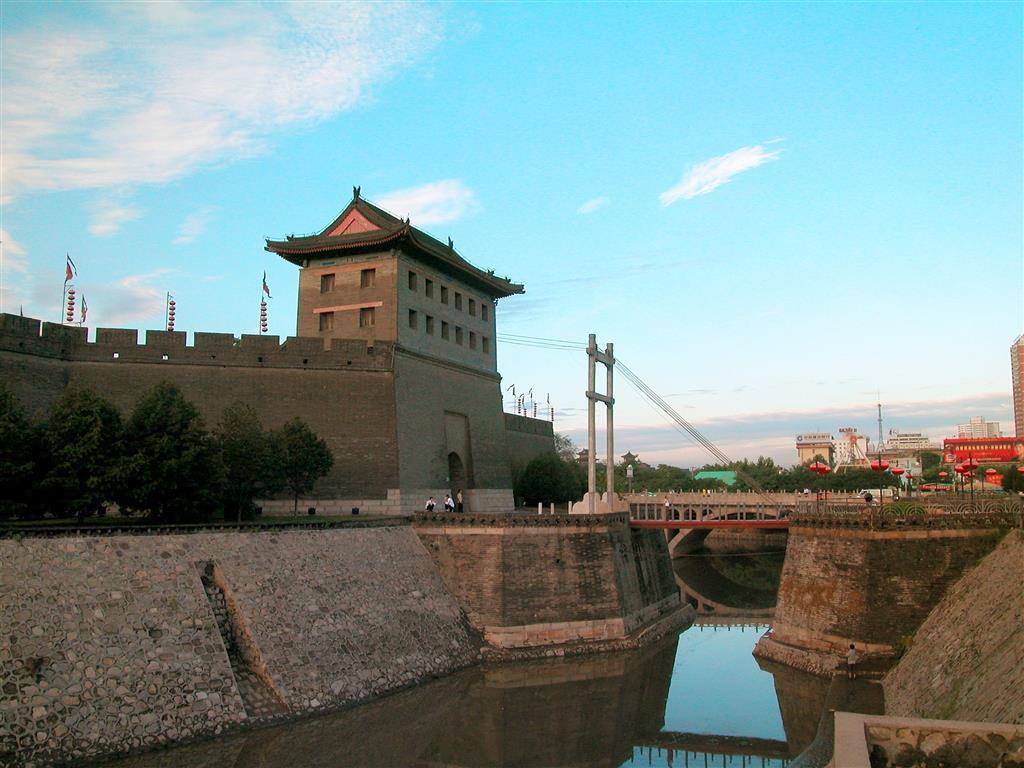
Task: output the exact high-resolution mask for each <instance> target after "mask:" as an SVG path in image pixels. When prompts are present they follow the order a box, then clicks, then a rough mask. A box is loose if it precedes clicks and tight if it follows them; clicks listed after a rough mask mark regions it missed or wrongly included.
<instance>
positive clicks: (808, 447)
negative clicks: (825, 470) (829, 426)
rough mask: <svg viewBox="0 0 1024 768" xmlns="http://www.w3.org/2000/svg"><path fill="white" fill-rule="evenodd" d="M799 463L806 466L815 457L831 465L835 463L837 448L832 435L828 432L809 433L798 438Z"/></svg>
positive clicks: (797, 452)
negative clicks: (819, 457)
mask: <svg viewBox="0 0 1024 768" xmlns="http://www.w3.org/2000/svg"><path fill="white" fill-rule="evenodd" d="M796 454H797V461H798V462H799V463H800V464H806V463H807V462H809V461H813V460H814V457H815V456H821V457H822V458H823V459H825V461H827V462H828V463H829V464H831V463H833V462H834V461H835V457H836V446H835V442H834V439H833V437H832V435H830V434H829V433H828V432H809V433H807V434H804V435H797V436H796Z"/></svg>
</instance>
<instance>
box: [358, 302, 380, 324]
mask: <svg viewBox="0 0 1024 768" xmlns="http://www.w3.org/2000/svg"><path fill="white" fill-rule="evenodd" d="M375 321H376V317H375V316H374V313H373V307H363V308H362V309H360V310H359V327H360V328H373V326H374V325H376V322H375Z"/></svg>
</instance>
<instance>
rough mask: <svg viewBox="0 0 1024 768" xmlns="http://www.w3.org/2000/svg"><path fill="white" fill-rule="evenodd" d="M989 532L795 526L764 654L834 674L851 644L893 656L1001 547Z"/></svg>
mask: <svg viewBox="0 0 1024 768" xmlns="http://www.w3.org/2000/svg"><path fill="white" fill-rule="evenodd" d="M999 535H1000V534H999V532H998V530H994V529H987V528H932V529H928V528H918V529H913V528H910V529H903V530H892V529H881V530H874V529H869V528H860V527H843V526H837V527H830V528H816V527H805V526H802V525H794V526H793V527H791V528H790V532H789V544H788V546H787V548H786V560H785V563H784V564H783V567H782V577H781V583H780V585H779V595H778V603H777V606H776V609H775V618H774V620H773V622H772V630H771V633H770V635H769V636H767V637H766V638H764V639H762V640H761V641H760V642H759V643H758V645H757V648H756V649H755V653H756V654H759V655H761V656H763V657H764V658H768V659H773V660H775V661H779V662H781V663H785V664H791V665H795V666H798V667H800V668H804V669H808V670H810V671H814V672H819V673H827V672H830V671H831V670H833V669H834V668H835V666H836V663H837V662H838V661H839V659H840V658H841V657H843V656H844V655H845V652H846V649H847V648H848V647H849V644H850V643H855V644H856V645H857V647H858V649H859V650H860V651H861V652H862V653H864V652H866V653H868V654H872V655H878V656H882V657H886V656H888V657H891V656H892V655H893V653H894V652H895V649H896V648H897V647H898V646H899V645H901V644H903V643H905V642H907V641H909V639H910V638H911V637H912V636H913V635H914V633H915V632H916V631H917V628H918V627H919V626H920V625H921V622H922V621H924V619H925V617H926V616H927V615H928V613H929V611H931V609H932V608H933V607H934V606H935V605H936V604H937V603H938V602H939V600H940V599H941V598H942V596H943V594H944V593H945V591H946V589H947V588H948V587H949V586H950V585H951V584H953V583H954V582H955V581H956V580H957V579H958V578H960V576H961V575H962V574H963V573H964V571H965V570H966V569H968V568H970V567H971V566H973V565H974V564H975V563H976V562H977V561H978V560H980V559H981V558H982V557H984V556H985V555H986V554H987V553H988V552H989V551H991V550H992V548H993V547H994V546H995V543H996V541H997V540H998V538H999Z"/></svg>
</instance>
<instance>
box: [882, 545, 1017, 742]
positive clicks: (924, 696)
mask: <svg viewBox="0 0 1024 768" xmlns="http://www.w3.org/2000/svg"><path fill="white" fill-rule="evenodd" d="M1022 576H1024V532H1022V531H1011V532H1010V533H1009V534H1007V536H1006V538H1004V539H1003V541H1002V542H1001V543H1000V545H999V546H998V547H997V548H996V549H995V550H994V551H993V552H992V553H991V554H990V555H988V557H986V558H985V559H984V560H982V561H981V562H980V563H979V564H978V565H977V566H976V567H975V568H973V569H972V570H971V571H969V572H968V573H966V574H965V575H964V577H963V578H962V579H960V581H958V582H957V583H956V584H955V585H954V586H953V587H952V588H951V589H950V591H949V593H948V594H947V595H946V596H945V598H943V600H942V602H940V603H939V604H938V605H937V606H936V607H935V609H934V610H933V611H932V612H931V613H930V614H929V616H928V618H927V619H926V620H925V622H924V624H922V625H921V629H920V630H919V631H918V633H917V635H916V636H915V637H914V643H913V645H912V646H911V648H910V650H909V651H908V652H907V654H906V655H905V656H904V657H903V658H902V659H901V660H900V662H899V664H897V665H896V667H895V668H893V670H892V671H891V672H890V673H889V674H888V675H887V676H886V678H885V681H884V685H885V701H886V712H887V713H889V714H893V715H904V716H909V717H938V718H952V719H954V720H987V721H995V722H1003V723H1024V664H1022V663H1021V657H1022V656H1024V587H1022V586H1021V579H1022Z"/></svg>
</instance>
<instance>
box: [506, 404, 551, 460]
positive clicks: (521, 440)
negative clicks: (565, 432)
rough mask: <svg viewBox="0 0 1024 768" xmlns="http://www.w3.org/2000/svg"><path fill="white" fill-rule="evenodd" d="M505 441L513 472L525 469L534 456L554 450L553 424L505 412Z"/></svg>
mask: <svg viewBox="0 0 1024 768" xmlns="http://www.w3.org/2000/svg"><path fill="white" fill-rule="evenodd" d="M504 418H505V442H506V444H507V446H508V459H509V463H510V466H511V467H512V472H513V474H514V473H516V472H521V471H522V470H523V469H525V467H526V465H527V464H529V463H530V462H531V461H532V460H533V459H534V458H536V457H537V456H540V455H541V454H542V453H553V452H554V450H555V432H554V425H553V424H552V423H551V422H550V421H546V420H545V419H533V418H529V417H527V416H520V415H519V414H516V413H506V414H504Z"/></svg>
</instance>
